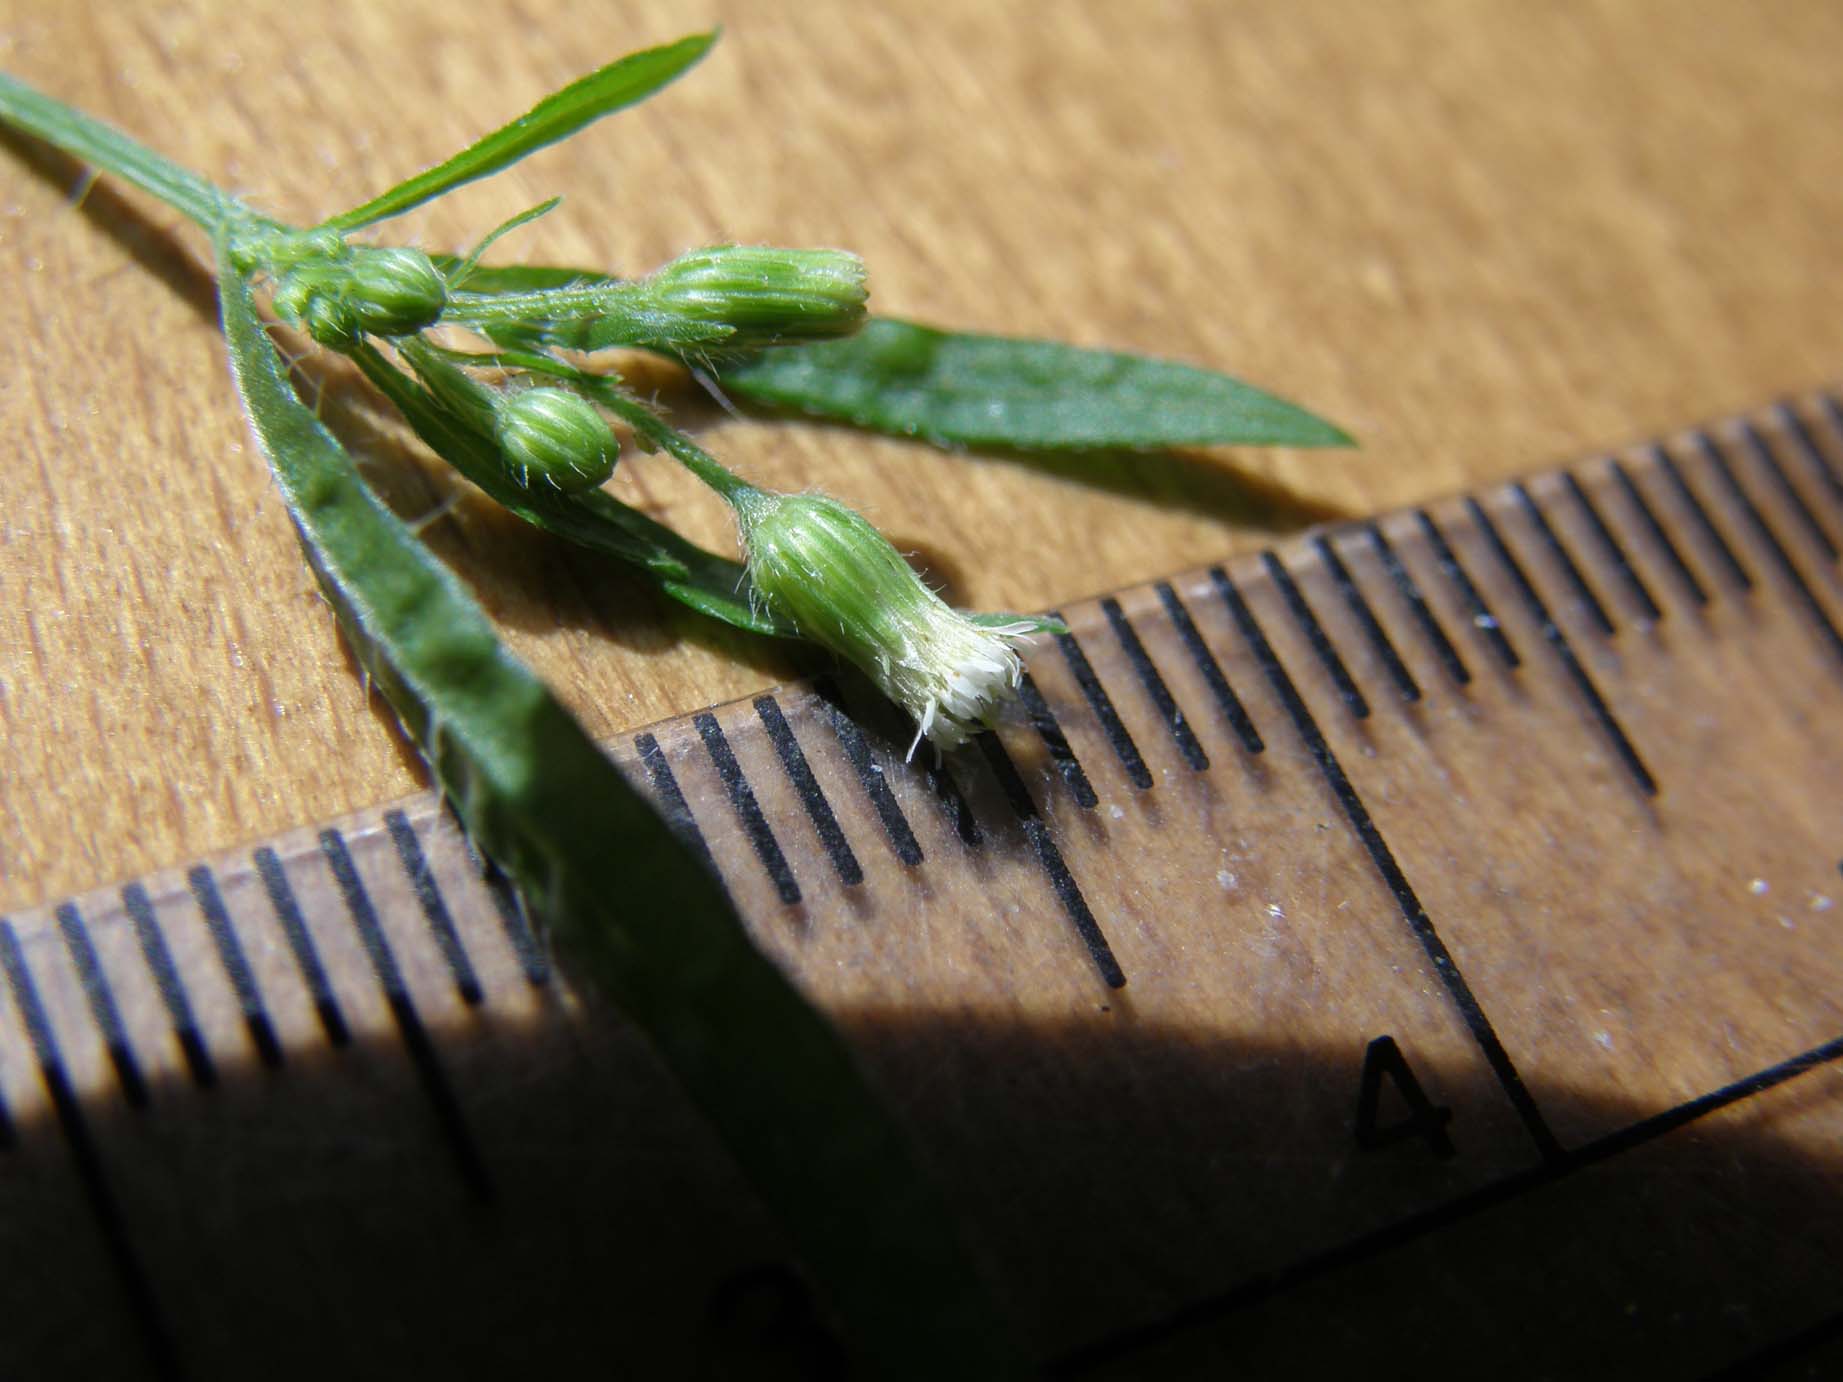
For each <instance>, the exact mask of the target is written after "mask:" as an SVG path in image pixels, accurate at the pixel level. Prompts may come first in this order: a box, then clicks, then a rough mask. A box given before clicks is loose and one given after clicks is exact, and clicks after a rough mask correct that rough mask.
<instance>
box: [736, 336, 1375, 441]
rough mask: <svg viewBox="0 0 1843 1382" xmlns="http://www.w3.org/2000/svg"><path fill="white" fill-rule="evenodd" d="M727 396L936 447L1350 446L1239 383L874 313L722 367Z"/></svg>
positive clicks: (1184, 368) (1185, 368)
mask: <svg viewBox="0 0 1843 1382" xmlns="http://www.w3.org/2000/svg"><path fill="white" fill-rule="evenodd" d="M720 374H721V378H722V381H723V384H724V386H725V387H726V388H728V389H730V390H731V391H732V392H734V393H735V394H738V395H740V396H741V397H743V398H745V399H748V400H750V401H751V402H755V403H766V404H771V405H773V406H775V407H783V408H795V409H799V410H800V411H802V412H805V413H809V414H811V415H813V416H815V417H823V418H830V419H832V420H834V421H839V422H849V423H851V424H853V425H855V426H858V427H868V428H872V429H874V430H876V431H879V432H889V433H892V434H894V435H896V436H905V437H921V438H923V439H925V440H927V441H930V442H933V443H934V444H935V445H937V446H999V447H1012V448H1016V449H1018V450H1024V451H1062V450H1079V449H1085V448H1098V447H1127V448H1153V447H1164V446H1206V445H1215V444H1223V445H1241V446H1349V445H1351V444H1352V443H1351V439H1350V438H1349V437H1348V436H1347V435H1345V433H1344V432H1343V431H1341V430H1340V429H1339V428H1337V427H1334V426H1333V425H1332V424H1331V423H1329V422H1326V421H1324V420H1323V419H1321V418H1316V417H1314V416H1312V414H1310V413H1308V412H1306V411H1305V410H1304V409H1302V408H1298V407H1295V406H1294V405H1293V404H1291V403H1287V402H1285V401H1284V400H1282V399H1278V398H1275V397H1274V396H1273V395H1272V394H1268V393H1263V392H1261V391H1260V390H1259V389H1256V388H1252V387H1250V386H1249V385H1247V384H1243V383H1241V382H1240V381H1239V380H1235V379H1231V378H1229V377H1228V376H1226V375H1222V374H1214V373H1211V372H1210V371H1208V370H1201V369H1195V368H1192V367H1191V366H1189V365H1180V364H1177V363H1175V362H1173V361H1169V360H1151V359H1146V358H1145V357H1143V356H1137V355H1120V354H1115V353H1113V352H1111V351H1103V350H1083V349H1080V348H1079V347H1076V346H1069V345H1059V344H1057V343H1055V342H1053V341H1032V340H1020V339H1015V338H1012V337H1005V336H979V335H971V334H966V333H952V332H945V331H936V330H934V329H932V328H930V327H926V326H918V325H915V324H914V323H912V322H905V321H897V320H895V319H893V318H888V317H883V318H877V319H875V320H873V321H871V322H870V323H869V324H868V325H866V326H865V327H864V329H863V330H862V331H860V332H858V333H857V334H856V335H855V336H848V337H846V338H845V339H843V340H838V341H824V342H820V343H817V344H813V345H796V346H784V347H781V348H779V349H776V350H771V351H765V352H763V353H762V354H761V355H759V356H757V357H756V358H754V359H752V360H748V361H745V362H743V363H741V364H737V365H727V366H722V367H721V369H720Z"/></svg>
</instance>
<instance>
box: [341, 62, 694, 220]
mask: <svg viewBox="0 0 1843 1382" xmlns="http://www.w3.org/2000/svg"><path fill="white" fill-rule="evenodd" d="M716 41H717V36H716V34H715V33H708V34H693V35H691V37H689V38H681V39H680V40H679V41H678V42H676V43H668V44H666V45H664V46H663V47H659V48H648V49H646V50H645V51H644V52H639V53H631V54H629V55H628V56H627V57H624V58H622V59H620V60H619V61H617V62H611V63H609V64H608V65H607V66H606V67H604V68H601V69H600V70H598V71H595V72H591V73H590V74H589V75H588V76H586V77H583V78H581V79H579V80H577V81H574V82H571V83H570V84H569V85H568V86H566V87H564V88H563V89H562V90H561V91H558V92H555V93H553V94H552V95H549V96H546V97H545V98H544V99H543V100H541V101H539V102H538V103H537V104H536V105H535V106H533V107H532V108H531V109H530V110H528V111H526V112H525V113H524V114H523V115H521V116H519V117H518V119H516V120H514V121H513V122H512V123H511V124H509V125H504V126H502V127H501V128H499V129H497V130H494V131H493V132H492V133H491V134H489V135H487V136H486V138H484V139H481V140H479V141H477V142H476V143H473V144H470V145H468V146H467V147H466V148H465V149H463V150H461V152H460V153H458V154H456V155H455V156H454V157H453V158H451V159H449V160H448V161H447V162H445V163H438V164H437V165H436V166H435V167H433V168H430V169H427V170H425V171H424V172H421V173H418V174H416V176H415V177H413V178H410V179H408V180H407V181H404V182H400V183H398V184H397V185H396V186H395V187H393V188H391V189H390V190H389V191H388V192H385V193H383V194H381V195H379V196H376V197H373V198H372V199H371V200H370V201H368V202H366V203H365V204H364V205H363V206H358V207H354V208H353V209H352V210H350V211H347V212H345V213H343V214H342V215H338V216H334V217H333V218H332V219H331V220H329V221H327V222H326V224H327V225H329V226H331V227H333V228H334V229H335V230H341V231H347V230H356V229H358V227H360V226H368V225H371V224H372V223H373V222H375V221H382V220H384V219H386V218H387V217H391V216H400V215H402V214H403V213H404V212H405V211H408V210H410V208H412V207H416V206H421V205H422V204H423V203H424V202H426V201H428V200H430V199H431V198H433V197H439V196H441V195H442V194H443V193H444V192H451V191H453V190H454V189H455V188H457V187H459V186H461V185H462V184H464V183H469V182H473V181H474V180H475V179H476V178H484V177H491V176H492V175H493V174H494V173H497V172H501V171H503V170H504V169H507V168H509V167H511V166H512V165H513V164H514V163H517V162H518V161H519V160H520V159H521V158H524V157H525V156H526V155H527V154H530V153H534V152H536V151H537V150H539V149H541V148H543V147H544V146H545V145H547V144H555V143H556V142H557V141H558V140H559V139H567V138H569V136H571V135H572V134H574V133H576V131H577V130H579V129H581V128H582V127H583V126H584V125H588V124H592V123H593V122H595V121H597V120H599V119H601V118H602V116H604V115H611V114H613V113H614V112H615V111H617V110H620V109H622V108H624V107H626V106H631V105H634V104H635V103H636V102H639V101H643V100H645V99H646V98H647V97H648V96H651V95H652V94H653V93H654V92H655V91H657V90H659V89H660V88H661V87H662V86H665V85H666V84H667V83H669V82H670V81H671V80H672V79H673V78H674V77H677V76H678V75H679V74H680V73H682V72H684V71H685V70H686V69H687V68H689V67H691V66H692V65H693V64H695V63H696V62H697V60H698V59H699V58H701V57H703V56H704V54H705V53H707V52H709V51H710V45H711V44H713V43H715V42H716Z"/></svg>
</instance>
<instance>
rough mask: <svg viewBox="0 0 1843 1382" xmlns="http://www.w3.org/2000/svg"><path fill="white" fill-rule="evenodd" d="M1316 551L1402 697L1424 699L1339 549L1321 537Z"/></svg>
mask: <svg viewBox="0 0 1843 1382" xmlns="http://www.w3.org/2000/svg"><path fill="white" fill-rule="evenodd" d="M1312 550H1313V551H1314V552H1316V553H1317V554H1318V560H1319V561H1320V562H1321V563H1322V564H1323V565H1324V568H1325V570H1326V571H1327V572H1329V573H1330V575H1331V583H1332V584H1333V585H1335V586H1336V587H1337V591H1338V594H1339V595H1341V596H1343V597H1344V608H1345V609H1347V610H1349V611H1350V617H1351V618H1352V619H1355V620H1356V621H1357V626H1358V627H1359V628H1361V629H1362V630H1363V636H1364V637H1365V638H1367V639H1368V640H1369V647H1370V651H1371V652H1373V653H1374V654H1375V655H1376V657H1377V659H1378V660H1379V661H1380V662H1381V663H1382V665H1383V666H1384V667H1385V668H1386V669H1387V670H1388V673H1389V677H1390V679H1391V680H1392V681H1393V682H1394V683H1395V689H1396V690H1397V691H1399V692H1400V693H1401V698H1402V699H1403V700H1404V701H1409V702H1413V701H1418V700H1419V699H1420V698H1421V684H1420V683H1419V682H1417V681H1416V680H1415V679H1414V674H1413V673H1412V672H1410V671H1409V670H1408V665H1407V664H1406V663H1405V662H1403V661H1402V660H1401V654H1399V653H1397V652H1396V651H1395V645H1394V644H1393V643H1391V642H1390V641H1389V635H1388V634H1387V633H1386V632H1385V631H1384V629H1383V627H1382V624H1381V622H1380V621H1379V620H1378V619H1377V618H1376V612H1375V611H1374V610H1373V609H1371V608H1370V607H1369V601H1368V600H1366V599H1364V598H1363V591H1362V589H1361V588H1359V587H1358V585H1357V582H1356V578H1355V577H1353V576H1352V575H1351V574H1350V568H1349V567H1347V566H1345V565H1344V559H1343V558H1342V557H1340V556H1339V555H1338V554H1337V548H1335V547H1333V546H1332V545H1331V540H1330V539H1329V538H1327V537H1323V536H1320V537H1315V538H1313V539H1312Z"/></svg>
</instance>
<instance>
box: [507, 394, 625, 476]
mask: <svg viewBox="0 0 1843 1382" xmlns="http://www.w3.org/2000/svg"><path fill="white" fill-rule="evenodd" d="M493 434H494V436H495V437H496V438H497V439H498V441H499V449H500V450H501V451H502V452H504V453H505V458H506V461H507V462H508V463H509V464H510V465H511V466H512V467H513V470H514V473H516V474H517V476H518V481H519V483H520V484H521V485H523V486H525V488H526V489H530V488H531V487H532V486H533V485H536V484H539V483H544V484H549V485H550V486H551V487H552V488H554V489H560V490H563V491H565V492H566V493H568V492H572V491H575V490H582V489H590V488H593V487H594V486H596V485H599V484H602V483H603V482H604V481H606V480H607V478H608V477H609V476H610V475H612V474H614V462H615V459H616V458H617V457H618V456H619V454H620V443H619V442H617V441H616V440H615V436H614V429H613V428H611V427H609V426H608V421H607V419H606V418H604V417H603V416H602V415H601V414H600V413H599V412H598V411H596V408H595V405H594V404H593V403H591V402H589V400H588V399H586V398H584V397H582V395H580V394H574V393H571V392H570V391H569V390H568V389H553V388H541V389H526V390H524V391H523V392H522V393H515V394H509V395H507V396H506V397H505V398H503V399H501V400H500V401H499V403H498V404H497V406H496V407H495V408H494V411H493Z"/></svg>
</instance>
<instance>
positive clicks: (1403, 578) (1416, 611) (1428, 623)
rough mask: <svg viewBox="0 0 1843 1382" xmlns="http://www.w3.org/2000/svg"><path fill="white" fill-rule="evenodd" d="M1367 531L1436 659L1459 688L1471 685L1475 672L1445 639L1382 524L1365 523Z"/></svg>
mask: <svg viewBox="0 0 1843 1382" xmlns="http://www.w3.org/2000/svg"><path fill="white" fill-rule="evenodd" d="M1363 530H1364V532H1366V533H1368V534H1369V540H1370V545H1371V546H1372V547H1374V548H1375V549H1376V559H1377V560H1378V561H1380V562H1381V563H1382V569H1383V570H1384V571H1386V572H1387V573H1388V576H1389V580H1390V581H1392V582H1393V583H1394V585H1395V592H1396V594H1398V595H1400V596H1401V598H1402V602H1403V603H1404V604H1406V605H1407V607H1408V613H1410V614H1411V615H1413V616H1414V621H1415V623H1417V624H1419V625H1420V626H1421V633H1422V634H1423V635H1424V636H1425V637H1426V639H1427V642H1428V644H1429V645H1430V646H1431V647H1432V648H1433V652H1434V656H1435V657H1436V658H1438V659H1439V661H1440V665H1441V666H1442V667H1444V668H1445V669H1446V675H1447V676H1449V677H1451V678H1452V679H1453V681H1454V682H1455V683H1456V684H1457V685H1459V686H1466V685H1469V684H1470V683H1471V680H1472V669H1471V668H1469V667H1467V666H1466V665H1465V659H1464V658H1462V657H1460V656H1459V650H1458V649H1457V648H1455V647H1454V646H1453V640H1452V639H1450V638H1448V637H1447V636H1446V630H1445V629H1443V628H1441V627H1440V619H1439V616H1438V615H1436V614H1435V613H1434V612H1433V606H1432V605H1430V604H1428V603H1427V597H1426V596H1425V595H1423V594H1422V593H1421V588H1420V586H1419V585H1418V584H1416V582H1415V579H1414V576H1413V573H1411V572H1410V571H1409V570H1408V568H1407V566H1406V565H1404V564H1403V562H1402V559H1401V558H1400V557H1399V556H1398V555H1396V552H1395V549H1394V547H1392V546H1391V545H1390V544H1389V540H1388V538H1386V537H1384V536H1383V534H1382V528H1381V526H1380V525H1379V524H1375V523H1366V524H1364V525H1363Z"/></svg>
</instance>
